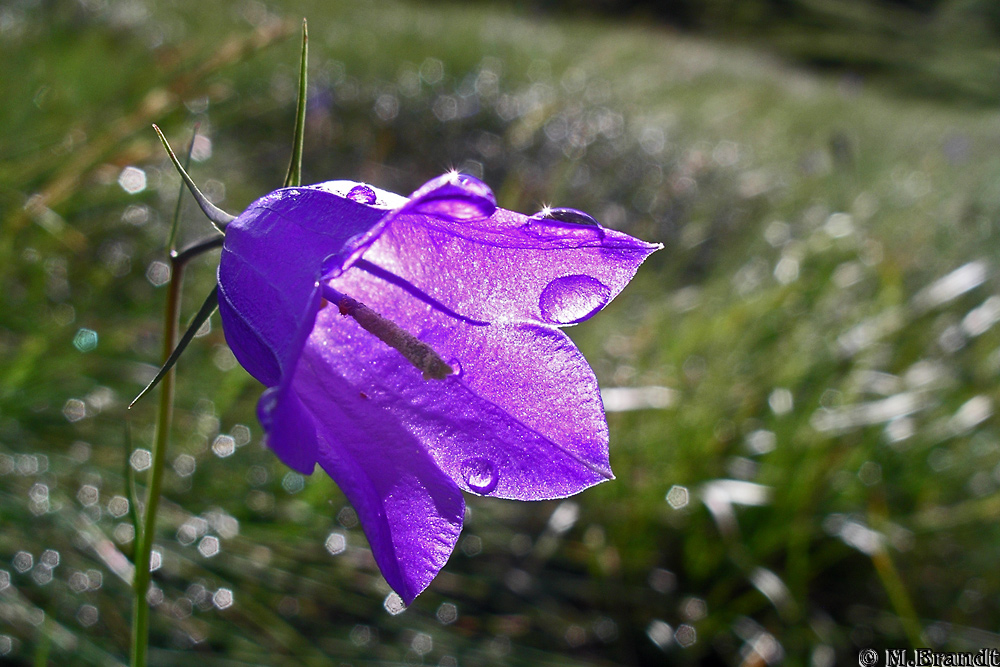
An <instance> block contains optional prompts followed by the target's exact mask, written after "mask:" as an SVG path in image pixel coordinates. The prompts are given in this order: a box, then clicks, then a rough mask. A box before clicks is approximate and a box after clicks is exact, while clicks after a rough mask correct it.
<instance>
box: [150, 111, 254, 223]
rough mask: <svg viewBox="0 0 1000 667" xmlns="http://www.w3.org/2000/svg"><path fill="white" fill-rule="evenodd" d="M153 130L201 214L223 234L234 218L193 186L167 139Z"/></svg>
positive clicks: (155, 128) (157, 129)
mask: <svg viewBox="0 0 1000 667" xmlns="http://www.w3.org/2000/svg"><path fill="white" fill-rule="evenodd" d="M153 129H154V130H156V134H157V135H159V137H160V141H161V142H163V147H164V148H165V149H166V150H167V155H169V156H170V161H171V162H173V163H174V168H175V169H176V170H177V172H178V173H179V174H180V175H181V178H182V179H183V180H184V183H185V184H186V185H187V186H188V190H190V191H191V194H192V195H193V196H194V200H195V201H196V202H198V206H200V207H201V210H202V212H204V213H205V216H206V217H208V219H209V220H210V221H211V223H212V224H213V225H214V226H215V228H216V229H217V230H218V231H219V233H220V234H225V233H226V232H225V228H226V225H228V224H229V223H230V222H232V221H233V220H235V219H236V216H235V215H230V214H229V213H226V212H225V211H223V210H222V209H221V208H219V207H218V206H216V205H215V204H213V203H212V202H210V201H209V200H208V197H206V196H205V195H203V194H202V193H201V190H199V189H198V186H197V185H195V184H194V181H193V180H191V177H190V176H188V173H187V172H186V171H185V170H184V167H183V166H181V163H180V161H179V160H178V159H177V156H176V155H174V151H173V150H172V149H171V148H170V144H168V143H167V138H166V137H165V136H163V132H161V131H160V128H159V127H157V126H156V125H155V124H154V125H153Z"/></svg>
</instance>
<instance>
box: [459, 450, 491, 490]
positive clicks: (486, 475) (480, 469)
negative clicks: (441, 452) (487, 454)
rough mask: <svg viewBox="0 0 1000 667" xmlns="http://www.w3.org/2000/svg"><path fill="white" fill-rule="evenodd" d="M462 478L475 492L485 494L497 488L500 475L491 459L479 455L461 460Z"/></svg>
mask: <svg viewBox="0 0 1000 667" xmlns="http://www.w3.org/2000/svg"><path fill="white" fill-rule="evenodd" d="M462 478H463V479H464V480H465V483H466V484H468V485H469V488H470V489H472V490H473V491H475V492H476V493H481V494H483V495H486V494H487V493H490V492H491V491H493V489H495V488H497V482H499V481H500V475H499V474H498V473H497V468H496V466H495V465H494V464H493V462H492V461H490V460H488V459H484V458H483V457H481V456H477V457H475V458H471V459H466V460H465V461H463V462H462Z"/></svg>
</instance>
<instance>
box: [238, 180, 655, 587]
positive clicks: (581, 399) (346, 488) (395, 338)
mask: <svg viewBox="0 0 1000 667" xmlns="http://www.w3.org/2000/svg"><path fill="white" fill-rule="evenodd" d="M659 247H660V246H658V245H654V244H649V243H645V242H643V241H640V240H638V239H635V238H633V237H631V236H628V235H627V234H623V233H621V232H617V231H614V230H611V229H606V228H604V227H601V226H600V225H599V224H598V223H597V222H596V221H594V219H593V218H591V217H590V216H588V215H587V214H585V213H583V212H580V211H575V210H573V209H545V210H543V211H542V212H540V213H538V214H536V215H534V216H531V217H528V216H524V215H521V214H519V213H514V212H512V211H508V210H505V209H501V208H497V205H496V199H495V198H494V196H493V193H492V192H491V191H490V189H489V188H488V187H487V186H486V185H484V184H483V183H482V182H480V181H478V180H476V179H474V178H471V177H468V176H464V175H460V174H455V173H450V174H445V175H443V176H441V177H439V178H436V179H434V180H432V181H430V182H428V183H427V184H425V185H424V186H423V187H421V188H419V189H418V190H417V191H416V192H414V193H413V194H412V195H411V196H410V197H409V198H404V197H400V196H399V195H395V194H392V193H388V192H384V191H382V190H378V189H377V188H373V187H371V186H368V185H364V184H359V183H354V182H349V181H330V182H327V183H320V184H317V185H312V186H307V187H298V188H286V189H282V190H277V191H275V192H272V193H270V194H268V195H266V196H264V197H262V198H261V199H259V200H257V201H256V202H254V203H253V204H252V205H251V206H250V207H249V208H248V209H247V210H246V211H244V212H243V214H242V215H240V216H239V217H238V218H237V219H236V220H234V221H233V222H232V223H230V225H229V227H228V229H227V232H226V239H225V245H224V247H223V251H222V259H221V262H220V265H219V309H220V312H221V315H222V322H223V328H224V330H225V334H226V340H227V341H228V342H229V345H230V347H231V348H232V350H233V353H234V354H235V355H236V357H237V359H239V361H240V363H241V364H242V365H243V367H244V368H246V369H247V371H249V372H250V373H251V374H252V375H253V376H254V377H256V378H257V379H258V380H260V381H261V382H262V383H263V384H264V385H266V386H267V387H268V388H267V390H266V391H265V392H264V394H263V396H262V397H261V399H260V403H259V405H258V414H259V417H260V421H261V424H262V425H263V427H264V430H265V431H266V433H267V438H268V444H269V446H270V447H271V448H272V449H273V450H274V452H275V453H276V454H277V455H278V456H279V457H280V458H281V460H282V461H284V462H285V463H286V464H287V465H288V466H290V467H292V468H294V469H295V470H298V471H300V472H302V473H306V474H308V473H311V472H312V470H313V469H314V467H315V466H316V464H319V465H320V467H322V468H323V469H324V470H325V471H326V472H327V474H329V475H330V477H332V478H333V480H334V481H335V482H336V483H337V484H338V485H339V486H340V488H341V489H342V490H343V492H344V493H345V495H346V496H347V497H348V499H349V500H350V501H351V503H352V504H353V505H354V507H355V509H356V510H357V512H358V516H359V517H360V519H361V523H362V526H363V527H364V531H365V535H366V536H367V537H368V541H369V543H370V544H371V547H372V552H373V554H374V556H375V560H376V562H377V563H378V565H379V567H380V569H381V570H382V573H383V575H384V576H385V578H386V580H387V581H388V582H389V584H390V585H391V586H392V588H393V589H394V590H395V591H396V592H397V593H399V595H400V596H401V597H402V598H403V600H404V601H405V602H406V603H407V604H409V603H410V602H412V601H413V599H414V598H415V597H416V596H417V595H418V594H419V593H420V592H421V591H422V590H423V589H424V588H426V587H427V585H428V584H429V583H430V581H431V580H432V579H433V578H434V576H435V574H437V572H438V571H439V570H440V569H441V568H442V567H443V566H444V564H445V562H446V561H447V560H448V557H449V556H450V555H451V552H452V550H453V549H454V547H455V542H456V541H457V539H458V535H459V532H460V531H461V527H462V518H463V516H464V513H465V502H464V499H463V497H462V491H466V492H469V493H475V494H479V495H490V496H496V497H499V498H512V499H518V500H542V499H548V498H561V497H565V496H568V495H571V494H574V493H577V492H578V491H581V490H583V489H585V488H587V487H589V486H592V485H594V484H597V483H599V482H602V481H605V480H608V479H612V478H613V475H612V473H611V466H610V463H609V461H608V430H607V423H606V421H605V419H604V410H603V407H602V405H601V398H600V392H599V390H598V387H597V382H596V380H595V378H594V374H593V372H592V371H591V369H590V367H589V366H588V364H587V362H586V360H585V359H584V358H583V356H582V355H581V354H580V352H579V351H578V350H577V349H576V347H575V346H574V345H573V343H572V342H571V341H570V339H569V338H568V337H567V336H566V335H565V334H564V333H563V332H562V331H561V330H560V329H559V328H558V327H560V326H563V325H568V324H574V323H577V322H581V321H583V320H585V319H587V318H589V317H591V316H592V315H594V314H595V313H596V312H597V311H599V310H601V309H602V308H603V307H604V306H605V305H607V304H608V302H610V301H611V299H613V298H614V297H615V296H616V295H617V294H618V293H619V292H620V291H621V290H622V289H624V287H625V286H626V285H627V284H628V282H629V280H631V278H632V276H633V275H634V274H635V271H636V270H637V269H638V267H639V265H640V264H641V263H642V262H643V260H644V259H645V258H646V257H647V256H648V255H649V254H650V253H652V252H653V251H655V250H656V249H658V248H659Z"/></svg>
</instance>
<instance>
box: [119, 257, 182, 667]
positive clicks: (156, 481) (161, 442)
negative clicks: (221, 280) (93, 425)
mask: <svg viewBox="0 0 1000 667" xmlns="http://www.w3.org/2000/svg"><path fill="white" fill-rule="evenodd" d="M170 259H171V262H170V263H171V271H170V283H169V285H168V287H167V303H166V308H165V309H164V314H163V359H164V361H166V359H167V358H169V356H170V353H171V352H173V349H174V346H175V345H176V344H177V334H178V329H179V327H180V304H181V285H182V284H183V277H184V276H183V274H184V265H185V264H186V263H187V262H186V261H184V260H185V259H186V258H184V259H182V260H181V261H178V255H177V253H172V254H171V258H170ZM173 412H174V370H170V371H169V372H168V373H167V374H166V375H165V376H164V378H163V381H162V382H161V383H160V405H159V408H158V410H157V415H156V436H155V437H154V439H153V456H152V458H153V461H152V467H151V468H150V471H149V484H148V486H147V489H148V491H147V494H146V507H145V515H144V517H143V525H142V530H141V531H136V541H137V544H136V550H135V577H134V578H133V580H132V590H133V593H134V599H133V603H132V604H133V607H132V649H131V664H132V667H146V658H147V653H148V649H149V603H148V602H147V601H146V594H147V592H148V591H149V583H150V572H149V564H150V556H151V554H152V550H153V540H154V538H155V536H156V511H157V509H158V507H159V504H160V488H161V486H162V485H163V472H164V467H165V466H164V463H165V462H166V458H167V442H168V441H169V440H170V422H171V419H172V417H173Z"/></svg>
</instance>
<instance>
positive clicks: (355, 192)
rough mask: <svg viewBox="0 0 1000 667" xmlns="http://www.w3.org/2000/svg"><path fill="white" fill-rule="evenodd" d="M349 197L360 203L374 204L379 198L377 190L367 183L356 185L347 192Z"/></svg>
mask: <svg viewBox="0 0 1000 667" xmlns="http://www.w3.org/2000/svg"><path fill="white" fill-rule="evenodd" d="M347 198H348V199H350V200H351V201H353V202H357V203H359V204H374V203H375V202H376V200H378V196H377V195H376V194H375V191H374V190H372V189H371V188H370V187H368V186H367V185H355V186H354V187H353V188H351V190H350V192H348V193H347Z"/></svg>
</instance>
